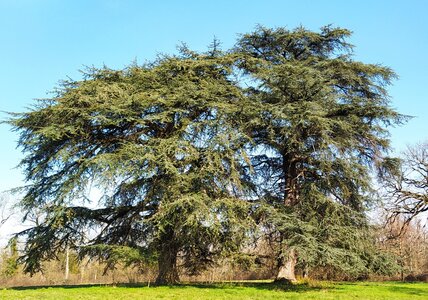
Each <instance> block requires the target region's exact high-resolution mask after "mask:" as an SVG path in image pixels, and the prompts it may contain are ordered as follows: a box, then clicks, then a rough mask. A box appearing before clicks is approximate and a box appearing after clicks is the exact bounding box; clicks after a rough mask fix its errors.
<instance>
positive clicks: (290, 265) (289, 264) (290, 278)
mask: <svg viewBox="0 0 428 300" xmlns="http://www.w3.org/2000/svg"><path fill="white" fill-rule="evenodd" d="M296 263H297V254H296V251H294V249H292V250H291V251H290V253H289V255H288V258H287V259H283V260H281V261H280V264H279V266H278V267H279V268H278V275H277V276H276V278H275V281H277V282H284V281H285V282H296V281H297V280H296V275H295V267H296Z"/></svg>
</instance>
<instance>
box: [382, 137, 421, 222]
mask: <svg viewBox="0 0 428 300" xmlns="http://www.w3.org/2000/svg"><path fill="white" fill-rule="evenodd" d="M396 162H398V164H397V168H396V169H395V170H394V171H393V168H390V170H389V171H388V172H386V173H385V174H384V176H383V177H382V179H383V183H384V187H385V191H386V197H387V198H388V200H389V201H388V211H389V213H390V220H391V221H394V220H395V219H396V218H397V217H398V216H400V217H404V219H405V222H404V226H405V225H407V224H408V223H409V222H410V221H411V220H412V219H413V218H415V217H416V216H418V215H421V214H422V213H424V212H427V211H428V141H425V142H424V143H420V144H416V145H414V146H409V147H408V148H407V150H406V151H404V152H403V155H402V157H401V159H400V160H399V161H396Z"/></svg>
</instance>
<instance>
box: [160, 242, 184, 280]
mask: <svg viewBox="0 0 428 300" xmlns="http://www.w3.org/2000/svg"><path fill="white" fill-rule="evenodd" d="M163 241H164V242H163V243H162V244H161V246H160V249H159V258H158V267H159V273H158V276H157V278H156V284H159V285H164V284H176V283H178V282H179V281H180V278H179V276H178V269H177V254H178V249H177V247H176V245H174V242H173V237H172V234H169V235H168V236H167V237H164V239H163Z"/></svg>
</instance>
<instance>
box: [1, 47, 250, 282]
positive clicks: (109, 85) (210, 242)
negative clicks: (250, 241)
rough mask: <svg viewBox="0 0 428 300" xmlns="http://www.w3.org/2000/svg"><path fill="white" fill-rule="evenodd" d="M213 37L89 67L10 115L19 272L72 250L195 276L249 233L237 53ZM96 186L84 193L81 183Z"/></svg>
mask: <svg viewBox="0 0 428 300" xmlns="http://www.w3.org/2000/svg"><path fill="white" fill-rule="evenodd" d="M216 48H217V45H214V47H213V49H212V50H211V51H210V52H209V53H206V54H197V53H193V52H192V51H190V50H188V49H186V48H183V49H182V55H180V56H178V57H161V58H159V59H158V61H156V62H154V63H151V64H147V65H144V66H130V67H129V68H126V69H125V70H121V71H115V70H111V69H108V68H103V69H90V70H88V71H87V72H86V73H85V77H84V80H82V81H65V82H64V83H63V84H62V86H61V88H60V89H59V90H58V91H57V95H56V96H55V97H53V98H51V99H45V100H40V101H39V103H38V105H37V106H36V107H34V108H33V109H32V110H31V111H29V112H25V113H20V114H14V116H13V117H12V119H11V120H10V121H9V122H10V124H12V125H13V126H14V128H15V130H17V131H19V132H20V134H21V136H20V140H19V145H20V146H21V147H23V150H24V152H25V153H26V154H27V155H26V157H25V158H24V159H23V161H22V163H21V165H22V167H24V171H25V175H26V179H27V181H28V182H29V185H28V186H26V187H25V188H24V189H23V192H24V197H23V199H22V201H21V205H22V207H23V209H24V210H25V211H31V210H33V209H38V210H39V214H40V216H41V217H40V218H39V220H40V222H39V223H38V224H36V226H34V227H32V228H30V229H28V230H25V231H23V232H22V233H21V235H24V236H26V238H27V242H26V248H25V256H24V257H23V260H24V262H25V270H26V271H29V272H35V271H38V270H40V269H41V261H43V260H46V259H52V258H54V257H55V255H56V253H58V251H63V250H64V249H65V248H66V247H74V248H76V249H77V250H78V251H80V252H81V253H82V254H89V255H98V256H99V257H102V258H104V259H106V260H108V261H112V260H109V258H110V257H111V256H114V255H117V253H118V251H119V252H120V251H122V252H125V254H126V253H127V255H130V256H131V257H134V258H135V261H139V262H141V261H142V260H143V261H144V260H151V259H154V260H157V261H158V266H159V274H158V278H157V282H158V283H174V282H177V281H178V280H179V273H178V271H179V270H178V267H179V266H178V264H179V263H180V266H181V267H182V270H183V271H184V272H187V273H189V274H195V273H198V272H199V271H200V270H203V269H205V268H206V267H208V266H210V265H211V264H212V263H213V261H214V259H215V258H216V257H219V256H220V255H222V254H224V253H225V252H228V251H233V250H237V248H238V247H239V245H240V241H241V240H242V239H243V238H244V237H245V232H246V231H247V230H248V221H249V217H248V208H247V204H246V202H244V201H241V200H239V199H240V196H241V194H242V191H243V188H244V187H243V186H242V185H241V179H240V174H241V173H242V172H241V171H240V168H241V167H242V166H243V163H244V160H243V159H242V158H243V157H245V153H244V152H243V151H242V145H243V144H245V143H247V139H246V137H245V136H244V135H242V134H240V132H239V131H237V130H236V128H239V127H240V126H239V124H238V122H239V119H236V118H235V115H236V113H237V112H238V111H239V110H240V108H239V107H240V106H242V104H243V103H244V102H243V101H241V100H242V93H241V90H240V89H239V88H238V87H237V85H236V84H235V83H234V82H233V81H231V80H230V74H231V72H232V68H231V65H232V63H233V60H231V59H230V58H228V57H227V56H224V55H220V52H219V51H218V50H217V49H216ZM91 186H96V187H97V188H98V189H99V190H101V191H102V192H103V196H102V197H101V198H100V199H99V201H98V202H95V203H94V201H93V200H92V201H88V200H87V199H88V195H89V192H88V189H89V188H90V187H91Z"/></svg>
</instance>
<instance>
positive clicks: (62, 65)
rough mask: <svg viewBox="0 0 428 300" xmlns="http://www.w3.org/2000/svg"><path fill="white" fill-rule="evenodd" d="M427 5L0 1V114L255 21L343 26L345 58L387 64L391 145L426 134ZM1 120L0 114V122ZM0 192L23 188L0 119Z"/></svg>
mask: <svg viewBox="0 0 428 300" xmlns="http://www.w3.org/2000/svg"><path fill="white" fill-rule="evenodd" d="M427 12H428V1H423V0H420V1H394V0H389V1H364V0H359V1H354V0H347V1H343V0H341V1H334V0H329V1H328V0H324V1H315V0H313V1H305V0H300V1H288V0H282V1H274V0H270V1H269V0H259V1H251V0H246V1H243V0H242V1H241V0H235V1H232V0H216V1H202V0H199V1H198V0H193V1H190V0H187V1H184V0H182V1H178V0H177V1H172V0H169V1H168V0H163V1H161V0H157V1H154V0H153V1H146V0H142V1H126V0H122V1H120V0H104V1H95V0H79V1H77V0H74V1H71V0H69V1H67V0H64V1H54V0H38V1H36V0H0V110H1V111H13V112H22V111H24V110H26V108H27V107H29V106H31V104H32V103H33V99H34V98H43V97H47V96H48V95H47V92H48V91H50V90H52V89H53V88H54V87H55V85H56V83H57V82H58V81H59V80H60V79H63V78H65V77H66V76H70V77H72V78H74V79H79V78H80V77H79V76H80V75H79V72H78V70H79V69H82V68H83V66H85V65H95V66H101V65H103V64H106V65H107V66H109V67H112V68H122V67H124V66H126V65H128V64H129V63H131V62H132V61H134V60H137V61H138V62H144V61H145V60H151V59H153V58H154V57H155V56H156V54H157V53H162V52H163V53H173V52H175V49H176V45H177V44H178V43H180V42H182V41H183V42H186V43H187V44H188V45H189V46H190V47H191V48H193V49H196V50H204V49H205V47H206V46H207V45H208V44H209V43H210V42H211V41H212V39H213V37H214V36H216V37H217V38H218V39H220V40H221V41H222V43H223V46H224V48H228V47H230V46H232V45H233V43H234V41H235V40H236V37H237V34H238V33H245V32H249V31H251V30H252V29H254V27H255V26H256V25H257V24H261V25H265V26H268V27H276V26H287V27H289V28H294V27H296V26H299V25H303V26H305V27H307V28H309V29H311V30H317V29H318V28H319V27H321V26H323V25H326V24H333V25H335V26H340V27H344V28H348V29H350V30H352V31H353V32H354V34H353V36H352V38H351V39H350V41H351V43H353V44H354V45H355V46H356V48H355V59H357V60H361V61H363V62H366V63H379V64H383V65H386V66H389V67H391V68H392V69H394V70H395V71H396V72H397V73H398V75H399V76H400V78H399V79H398V80H396V81H395V82H394V85H393V86H392V87H391V88H390V89H389V91H390V94H391V99H392V106H393V107H395V108H397V109H398V111H400V112H401V113H403V114H408V115H413V116H415V118H414V119H413V120H411V121H410V122H409V123H408V124H407V125H405V126H403V127H401V128H397V129H391V134H392V135H391V139H392V145H393V147H394V148H395V150H396V151H399V150H401V149H403V148H404V147H405V145H406V144H413V143H416V142H418V141H422V140H426V139H427V136H428V135H427V130H428V88H427V87H428V59H427V57H426V55H427V54H428V18H427V17H426V13H427ZM4 118H6V115H5V114H2V113H0V119H4ZM0 136H1V142H2V144H1V147H0V191H1V190H5V189H9V188H12V187H15V186H18V185H21V184H23V182H22V175H21V172H20V170H17V169H13V168H14V167H15V166H16V165H17V164H18V163H19V160H20V159H21V158H22V155H21V153H20V151H19V150H17V149H16V141H17V139H18V136H17V135H16V133H13V132H11V131H10V128H9V127H8V126H6V125H0Z"/></svg>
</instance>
